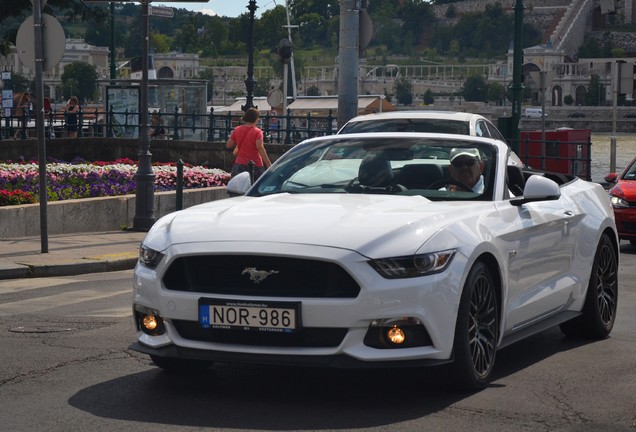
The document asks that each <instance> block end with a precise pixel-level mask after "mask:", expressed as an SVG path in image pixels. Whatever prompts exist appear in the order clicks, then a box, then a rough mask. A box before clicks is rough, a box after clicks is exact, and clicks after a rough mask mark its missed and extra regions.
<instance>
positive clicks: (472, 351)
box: [451, 262, 499, 390]
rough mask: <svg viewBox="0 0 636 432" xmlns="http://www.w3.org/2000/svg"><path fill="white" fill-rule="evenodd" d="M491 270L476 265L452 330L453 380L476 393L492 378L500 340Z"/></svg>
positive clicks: (467, 282) (481, 263)
mask: <svg viewBox="0 0 636 432" xmlns="http://www.w3.org/2000/svg"><path fill="white" fill-rule="evenodd" d="M495 290H496V286H495V284H494V282H493V278H492V276H491V274H490V270H489V269H488V267H487V266H486V265H485V264H484V263H483V262H477V263H476V264H475V265H474V266H473V268H472V269H471V270H470V273H469V274H468V278H467V279H466V284H465V285H464V290H463V292H462V298H461V302H460V305H459V314H458V317H457V326H456V328H455V343H454V356H455V359H454V362H453V364H452V366H451V373H452V379H453V381H454V382H455V384H456V385H457V386H459V387H461V388H465V389H471V390H476V389H480V388H483V387H484V386H486V385H487V384H488V382H489V381H490V378H491V376H492V372H493V368H494V365H495V357H496V352H497V341H498V339H499V304H498V302H497V295H496V291H495Z"/></svg>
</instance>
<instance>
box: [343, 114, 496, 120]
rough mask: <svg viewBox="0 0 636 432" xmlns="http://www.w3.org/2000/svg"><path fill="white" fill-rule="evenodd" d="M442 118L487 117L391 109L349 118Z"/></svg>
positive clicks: (465, 118)
mask: <svg viewBox="0 0 636 432" xmlns="http://www.w3.org/2000/svg"><path fill="white" fill-rule="evenodd" d="M402 118H408V119H441V120H456V121H464V122H469V121H470V120H471V119H477V118H485V117H484V116H482V115H480V114H473V113H466V112H459V111H390V112H384V113H374V114H365V115H361V116H357V117H354V118H352V119H351V120H349V121H350V122H358V121H370V120H388V119H402Z"/></svg>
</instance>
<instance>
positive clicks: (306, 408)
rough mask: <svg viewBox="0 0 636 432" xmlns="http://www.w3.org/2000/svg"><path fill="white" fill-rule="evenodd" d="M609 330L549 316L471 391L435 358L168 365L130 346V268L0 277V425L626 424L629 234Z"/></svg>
mask: <svg viewBox="0 0 636 432" xmlns="http://www.w3.org/2000/svg"><path fill="white" fill-rule="evenodd" d="M622 249H623V252H622V254H621V265H620V277H621V283H620V294H619V296H620V306H619V315H618V320H617V322H616V326H615V328H614V331H613V333H612V336H611V338H609V339H607V340H604V341H599V342H594V343H590V342H587V341H582V340H576V339H568V338H565V337H563V336H562V334H561V333H560V332H559V330H558V329H551V330H548V331H546V332H543V333H541V334H539V335H537V336H535V337H532V338H530V339H527V340H525V341H523V342H521V343H518V344H516V345H513V346H511V347H509V348H507V349H505V350H502V351H501V352H500V354H499V357H498V364H497V371H496V378H495V381H494V382H493V383H492V385H491V386H490V387H489V388H487V389H486V390H483V391H481V392H478V393H456V392H453V391H450V390H448V389H447V387H446V385H445V383H444V382H443V380H442V379H441V378H440V376H441V374H440V373H439V370H437V369H425V370H416V369H404V370H402V369H397V370H396V369H392V370H379V371H378V370H373V371H345V370H326V369H296V368H274V367H252V366H235V365H219V366H217V367H216V368H214V369H212V370H210V371H209V372H207V373H206V374H204V375H202V376H197V377H175V376H171V375H168V374H165V373H163V372H161V371H159V370H158V369H156V368H154V367H153V366H152V365H151V364H150V362H149V360H148V359H147V358H146V357H145V356H142V355H139V354H137V353H133V352H130V351H129V350H128V349H127V346H128V345H129V344H130V342H132V341H133V339H134V336H133V328H132V323H131V321H130V318H129V316H130V313H131V312H130V300H131V294H130V293H131V288H130V287H131V282H130V281H131V275H132V273H131V272H130V271H124V272H113V273H100V274H91V275H84V276H73V277H58V278H41V279H37V280H34V279H30V280H24V279H20V280H6V281H0V364H2V368H0V431H12V432H16V431H18V432H19V431H32V430H47V431H68V430H92V431H120V430H135V431H153V432H155V431H156V430H170V431H192V430H215V431H217V430H224V431H225V430H227V431H233V432H236V431H247V430H250V431H252V430H262V431H292V430H303V431H308V430H340V431H357V432H359V431H418V432H420V431H427V432H428V431H490V432H492V431H506V432H508V431H630V432H631V431H633V430H634V429H635V428H636V396H635V395H636V343H635V342H636V314H635V313H634V310H635V308H636V287H634V284H633V281H634V280H636V247H631V246H626V245H624V246H623V247H622Z"/></svg>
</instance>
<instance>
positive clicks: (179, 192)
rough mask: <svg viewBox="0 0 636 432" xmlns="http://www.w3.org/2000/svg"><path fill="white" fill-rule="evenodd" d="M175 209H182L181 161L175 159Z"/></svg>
mask: <svg viewBox="0 0 636 432" xmlns="http://www.w3.org/2000/svg"><path fill="white" fill-rule="evenodd" d="M175 201H176V202H175V210H183V161H182V160H181V159H179V160H178V161H177V193H176V195H175Z"/></svg>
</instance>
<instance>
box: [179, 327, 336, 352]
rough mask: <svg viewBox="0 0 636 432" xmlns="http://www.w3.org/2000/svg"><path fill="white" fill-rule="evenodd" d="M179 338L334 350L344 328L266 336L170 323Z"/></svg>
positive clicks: (256, 332) (250, 332) (318, 329)
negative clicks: (331, 348) (332, 348)
mask: <svg viewBox="0 0 636 432" xmlns="http://www.w3.org/2000/svg"><path fill="white" fill-rule="evenodd" d="M172 323H173V325H174V327H175V328H176V329H177V332H178V333H179V335H180V336H181V337H182V338H184V339H188V340H195V341H200V342H219V343H225V344H240V345H253V346H280V347H308V348H309V347H311V348H329V347H337V346H338V345H340V344H341V343H342V340H343V339H344V337H345V335H346V334H347V329H346V328H314V327H306V328H303V329H300V330H299V331H298V332H297V333H296V334H284V333H268V332H259V331H244V330H216V329H211V328H207V329H206V328H203V327H201V325H200V324H199V323H198V322H195V321H183V320H172Z"/></svg>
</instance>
